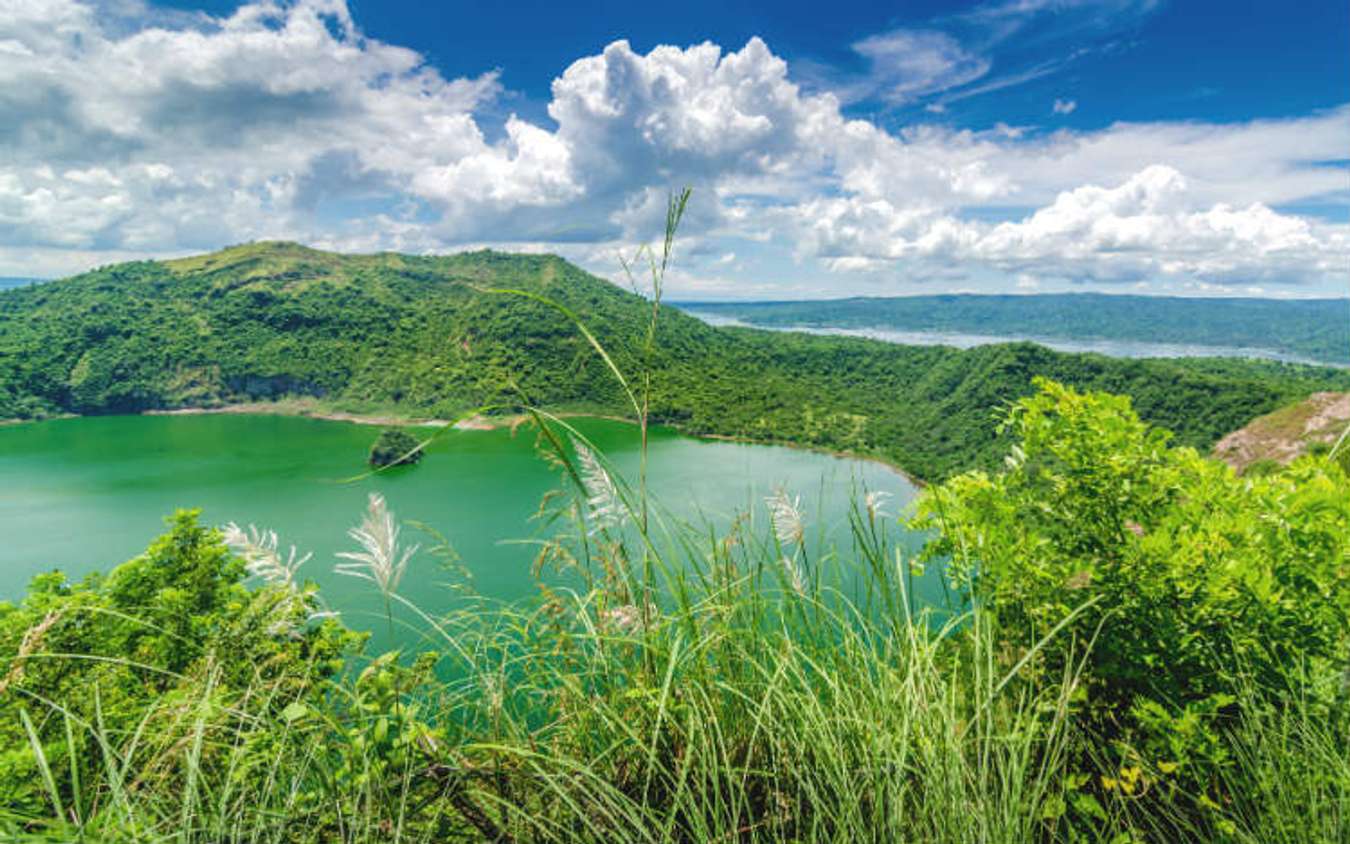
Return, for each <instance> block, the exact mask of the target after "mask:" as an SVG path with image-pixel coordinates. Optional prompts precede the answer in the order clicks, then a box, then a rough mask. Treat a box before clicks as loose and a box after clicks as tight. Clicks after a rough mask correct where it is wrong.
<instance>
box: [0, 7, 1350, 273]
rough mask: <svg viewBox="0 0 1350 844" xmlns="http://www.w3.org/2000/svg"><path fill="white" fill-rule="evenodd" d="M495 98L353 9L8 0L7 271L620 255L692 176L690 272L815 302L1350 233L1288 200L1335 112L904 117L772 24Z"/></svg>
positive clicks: (970, 70) (1306, 269) (899, 49)
mask: <svg viewBox="0 0 1350 844" xmlns="http://www.w3.org/2000/svg"><path fill="white" fill-rule="evenodd" d="M991 8H992V7H991ZM856 47H857V49H858V50H859V51H860V52H862V53H863V54H864V55H867V56H869V57H870V58H871V59H872V60H873V61H874V62H875V63H876V65H877V66H878V67H884V68H887V69H888V70H887V73H889V74H890V75H889V76H887V77H886V79H887V80H888V81H887V82H886V84H885V85H884V86H883V93H882V94H881V96H883V97H885V98H890V99H893V100H895V101H902V100H909V99H912V98H914V97H916V96H919V95H921V94H922V93H923V92H925V91H928V90H935V89H936V88H937V87H941V86H947V85H949V84H950V83H951V82H952V81H953V80H961V79H967V78H968V79H975V78H978V77H979V76H981V75H983V74H984V73H986V72H987V68H985V67H983V66H982V65H981V64H980V62H981V60H980V59H979V57H978V55H975V54H971V53H968V52H966V51H964V49H963V48H962V47H961V46H960V45H959V44H957V43H955V42H952V41H950V40H947V41H944V40H943V37H941V36H940V34H939V33H932V34H929V35H922V34H919V35H916V34H915V33H913V32H908V33H901V34H896V33H890V34H883V35H880V36H877V37H876V38H875V39H869V40H865V41H863V42H860V43H859V44H858V45H856ZM503 60H504V61H509V57H503ZM501 94H502V90H501V86H500V83H499V81H498V78H497V75H496V74H495V73H494V72H491V71H488V72H485V73H483V74H482V75H481V76H478V77H475V78H466V79H446V78H444V77H443V76H442V75H441V74H440V73H439V72H438V71H437V70H436V69H435V68H434V67H432V66H431V65H429V64H428V63H427V62H426V60H425V59H424V58H423V57H422V56H420V55H419V54H417V53H415V52H413V51H410V50H407V49H405V48H402V47H399V46H397V45H392V44H385V43H381V42H379V41H376V40H373V39H370V38H368V37H366V36H364V35H363V34H362V33H361V32H360V30H359V29H358V27H357V26H356V24H355V23H354V22H353V20H352V17H351V15H350V13H349V11H348V9H347V7H346V5H345V3H343V2H342V0H299V2H294V3H285V4H281V3H270V2H266V3H255V4H250V5H245V6H242V7H241V8H239V9H238V10H237V11H236V12H235V13H233V14H232V15H230V16H229V17H225V18H210V17H207V16H205V15H174V16H168V15H163V14H155V13H154V10H147V9H142V10H141V11H140V13H139V14H134V15H132V16H131V18H129V19H128V18H127V17H125V16H123V17H121V18H118V19H116V20H114V19H112V18H111V17H110V16H109V15H108V14H107V13H106V12H101V11H99V10H97V9H96V8H94V7H93V6H90V5H86V4H83V3H79V2H75V0H0V275H25V274H33V275H38V274H59V273H64V272H71V271H76V270H79V269H83V268H85V267H88V266H90V265H93V264H97V263H105V262H107V261H111V260H117V259H121V258H126V257H134V256H142V255H144V256H152V255H169V254H181V253H184V252H191V251H200V250H205V249H212V248H217V247H219V246H222V245H225V244H228V243H234V242H240V241H244V240H251V239H263V238H269V239H270V238H291V239H297V240H301V241H304V242H308V243H311V244H314V245H318V246H324V247H331V248H339V249H350V250H375V249H398V250H408V251H418V252H421V251H445V250H449V249H454V248H458V247H461V246H465V245H478V244H498V245H504V246H508V247H512V246H514V247H515V248H524V249H551V250H553V251H560V252H563V253H564V254H567V255H569V256H570V257H573V258H576V259H578V260H581V261H583V262H584V263H587V264H588V265H590V266H592V267H593V268H595V269H597V270H602V271H605V272H610V271H612V269H613V267H614V263H613V260H612V257H611V256H612V254H613V252H614V250H615V249H617V248H620V247H624V246H629V245H631V244H633V243H634V242H636V241H640V240H646V239H650V238H651V237H653V236H654V235H656V234H657V232H658V228H659V226H660V224H661V221H662V220H663V215H664V208H663V203H664V197H665V195H666V192H667V191H668V190H669V189H670V188H671V187H673V186H679V185H684V184H689V185H692V186H693V187H694V188H695V202H694V205H693V207H692V208H691V213H690V216H689V218H688V224H687V227H686V229H685V233H686V234H687V236H688V240H687V244H688V247H689V248H688V251H687V253H686V254H687V256H688V262H687V264H686V266H685V272H684V274H683V275H682V276H681V278H680V283H681V284H683V285H684V287H685V290H686V291H689V292H694V291H697V292H701V293H703V294H706V295H727V296H737V295H746V296H749V295H764V293H765V292H766V291H774V290H779V291H782V292H793V291H799V290H801V289H805V288H801V287H800V284H798V286H797V287H794V286H793V285H792V284H789V283H788V282H787V281H784V282H783V283H782V284H780V285H775V282H774V279H775V278H783V279H788V278H789V277H791V278H796V279H799V280H800V279H809V286H810V291H809V292H812V293H814V294H815V295H829V294H831V293H833V292H845V291H852V290H856V289H858V286H859V285H864V286H866V285H871V287H870V288H869V289H873V288H874V289H875V290H876V291H877V292H905V290H906V285H908V284H911V283H914V282H922V281H925V280H940V281H942V282H943V283H945V284H948V285H953V284H954V285H958V286H959V284H960V283H961V282H962V279H968V278H981V279H985V280H986V281H988V282H989V283H993V284H997V283H998V282H999V280H1000V279H1002V280H1006V287H1007V288H1008V289H1012V287H1013V285H1014V283H1015V282H1017V281H1018V280H1019V279H1020V280H1025V279H1026V278H1027V277H1028V276H1035V277H1041V278H1053V279H1062V280H1065V281H1067V282H1074V283H1078V282H1087V283H1095V284H1098V285H1106V284H1121V283H1136V284H1137V283H1150V284H1154V285H1156V286H1158V287H1159V289H1177V290H1180V289H1186V288H1187V286H1188V285H1189V286H1194V285H1207V286H1217V287H1221V288H1234V289H1237V288H1241V289H1245V288H1246V287H1249V286H1251V285H1253V284H1259V285H1281V286H1286V287H1288V288H1289V289H1312V288H1318V289H1320V288H1325V287H1326V286H1327V285H1330V284H1334V283H1341V282H1343V280H1344V273H1345V271H1346V269H1347V266H1350V234H1348V232H1347V230H1348V229H1350V227H1348V226H1346V225H1344V224H1338V223H1330V222H1326V221H1324V220H1321V219H1318V218H1314V217H1307V216H1299V215H1295V214H1292V213H1288V212H1287V211H1281V210H1279V209H1281V208H1287V207H1289V206H1300V205H1306V206H1310V205H1312V204H1316V203H1327V202H1344V201H1345V199H1346V197H1347V194H1348V193H1350V190H1348V189H1347V188H1348V187H1350V186H1348V185H1347V171H1346V169H1345V167H1344V165H1343V163H1341V162H1340V159H1343V158H1344V150H1346V149H1347V148H1350V107H1341V108H1339V109H1336V110H1334V111H1332V112H1329V113H1321V114H1310V115H1307V116H1305V117H1302V118H1298V119H1290V120H1270V121H1265V120H1253V121H1248V122H1245V123H1238V124H1205V123H1152V124H1119V125H1115V126H1111V127H1108V128H1106V129H1102V130H1100V131H1095V132H1071V131H1067V130H1060V131H1046V130H1032V131H1025V130H1018V129H1011V128H1008V127H996V128H995V129H993V130H990V131H987V132H973V131H962V130H956V129H951V128H946V127H942V126H935V125H925V124H923V123H917V124H914V125H908V126H904V127H901V128H899V129H887V128H883V127H881V126H879V125H877V124H875V123H872V122H868V121H865V120H857V119H850V118H849V117H848V116H847V115H846V110H845V108H844V106H843V105H842V103H843V101H844V100H845V99H847V97H846V96H845V95H844V94H843V93H842V92H841V93H835V92H822V93H806V92H804V91H803V89H802V88H801V87H799V86H798V85H797V84H796V83H795V82H794V78H793V76H792V73H791V69H790V67H789V65H788V63H787V62H786V61H784V60H783V59H782V58H781V57H779V56H777V55H775V54H774V53H773V51H772V50H771V49H770V47H769V45H767V44H765V43H764V42H763V41H761V40H759V39H752V40H751V41H750V42H748V43H747V44H745V45H743V46H742V47H740V48H739V49H735V50H725V49H723V48H722V47H719V46H718V45H714V44H707V43H705V44H701V45H695V46H692V47H688V48H676V47H658V48H656V49H654V50H652V51H651V52H649V53H646V54H642V53H638V52H636V51H634V50H633V49H632V48H631V47H630V45H629V44H628V43H626V42H623V41H618V42H615V43H613V44H611V45H609V46H608V47H607V48H605V50H604V51H603V52H602V53H601V54H599V55H595V56H587V57H582V58H579V59H578V60H577V61H576V62H574V63H573V64H572V65H571V66H569V67H567V68H563V69H561V72H560V74H559V75H558V77H557V78H556V79H555V80H554V82H553V86H552V92H551V100H550V102H549V103H548V109H547V111H548V116H549V118H550V120H549V121H548V122H547V123H532V122H529V121H526V120H523V119H520V118H518V117H515V116H512V117H510V118H508V119H507V120H506V121H505V122H504V124H502V123H498V124H496V125H492V124H490V123H488V122H486V121H487V118H485V117H483V114H484V113H485V112H486V111H488V110H489V109H488V107H490V106H495V105H497V104H498V102H499V98H500V96H501ZM1071 110H1072V109H1071V107H1068V106H1064V107H1062V106H1061V105H1060V104H1059V103H1056V106H1055V108H1054V111H1056V112H1061V113H1067V112H1068V111H1071ZM732 253H734V254H735V255H736V256H739V257H736V258H735V259H734V260H733V261H727V260H723V259H724V258H725V256H726V255H728V254H732ZM1338 275H1339V279H1340V281H1339V282H1338V280H1337V279H1338ZM1024 286H1025V285H1024ZM677 292H678V290H677Z"/></svg>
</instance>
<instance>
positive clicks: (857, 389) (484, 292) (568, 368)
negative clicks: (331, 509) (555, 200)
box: [0, 243, 1350, 479]
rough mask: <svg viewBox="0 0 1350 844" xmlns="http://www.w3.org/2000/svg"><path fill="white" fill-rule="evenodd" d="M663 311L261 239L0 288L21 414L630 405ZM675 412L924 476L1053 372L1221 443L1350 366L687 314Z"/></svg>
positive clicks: (501, 259) (666, 380)
mask: <svg viewBox="0 0 1350 844" xmlns="http://www.w3.org/2000/svg"><path fill="white" fill-rule="evenodd" d="M489 288H513V289H519V290H524V291H527V292H529V293H531V294H536V295H539V296H542V297H547V298H548V299H550V300H552V301H555V302H557V303H558V304H560V305H563V306H565V307H566V308H568V309H570V310H571V311H573V312H574V313H576V314H577V315H578V316H579V317H580V318H581V319H582V320H584V322H585V323H586V325H587V326H588V327H589V328H590V330H591V331H593V332H594V334H595V336H596V337H597V338H598V339H599V341H600V342H601V343H603V344H604V345H605V346H606V347H607V348H609V349H610V350H611V351H612V352H613V353H614V355H615V358H616V360H617V363H618V365H619V366H620V367H621V368H623V369H625V370H626V371H632V370H635V369H636V368H637V363H638V361H637V360H636V358H635V355H636V354H637V352H636V351H635V350H637V349H640V348H641V345H642V344H641V343H640V341H639V339H640V336H641V333H642V332H643V331H644V330H645V324H646V322H645V321H646V318H647V314H648V305H647V303H646V302H645V301H644V300H642V299H641V298H640V297H638V296H636V295H634V294H632V293H629V292H626V291H624V290H622V289H620V288H618V287H616V286H614V285H612V284H610V283H608V282H606V281H604V280H602V279H599V278H596V277H595V276H592V275H589V274H588V273H586V272H584V271H582V270H581V269H579V268H577V267H575V266H573V265H571V264H568V263H567V262H565V261H563V260H562V259H560V258H556V257H552V256H534V255H508V254H502V253H495V252H476V253H467V254H460V255H453V256H443V257H412V256H406V255H395V254H381V255H364V256H345V255H337V254H331V253H325V252H320V251H316V250H312V249H308V248H305V247H301V246H297V245H294V244H286V243H263V244H251V245H247V246H240V247H235V248H231V249H227V250H224V251H222V252H217V253H213V254H210V255H202V256H198V257H194V258H188V259H183V260H179V261H170V262H135V263H128V264H120V265H116V266H111V267H105V268H101V269H99V270H95V271H93V272H90V273H86V274H84V275H80V276H76V277H73V278H69V279H64V280H61V281H55V282H50V283H45V284H41V285H36V286H32V287H25V288H20V289H16V290H9V291H4V292H2V293H0V418H18V419H32V418H41V417H44V416H49V415H55V414H62V413H80V414H95V413H134V412H140V411H145V410H151V409H163V408H174V407H184V406H213V405H222V404H229V403H237V402H243V401H257V400H269V399H277V398H282V397H287V396H313V397H318V398H320V399H321V400H323V401H324V402H325V403H330V404H331V405H332V406H333V407H334V408H340V409H346V410H356V411H362V410H376V409H378V410H384V411H388V410H396V411H399V412H402V413H404V414H407V415H420V416H438V417H446V416H452V415H454V414H457V413H460V412H464V411H466V410H469V409H472V408H475V407H479V406H482V405H486V404H494V405H502V406H509V405H519V404H521V403H524V402H529V403H531V404H535V405H540V406H546V407H550V408H555V409H565V410H579V411H595V412H610V413H622V412H623V410H624V405H623V403H622V402H621V401H620V397H621V394H620V392H619V390H618V387H617V386H616V384H615V382H614V380H613V378H612V376H611V375H610V373H609V372H608V371H607V369H606V367H605V366H604V364H603V362H602V361H601V360H600V358H599V357H598V355H596V354H595V352H594V351H593V350H592V349H591V347H590V346H589V345H588V343H587V342H586V340H585V339H584V338H583V337H582V336H581V335H580V334H579V332H578V331H577V329H576V327H575V325H574V324H573V323H572V322H571V321H570V320H569V319H568V318H567V317H566V316H564V315H563V314H562V313H561V312H560V311H559V310H557V309H556V308H554V307H552V306H550V305H549V304H546V303H544V302H541V301H537V300H535V299H531V298H527V297H524V296H519V295H511V294H503V293H494V292H491V291H490V290H489ZM656 340H657V350H656V353H655V357H654V359H653V360H652V361H651V368H652V371H653V373H654V383H653V389H654V395H653V410H654V417H655V418H656V419H658V420H659V421H662V422H667V423H671V424H676V425H679V426H680V427H681V428H682V429H684V430H686V431H689V432H691V433H696V434H718V435H726V436H736V437H744V438H749V439H755V440H763V441H785V442H792V443H796V444H801V445H809V446H815V447H821V448H830V449H842V450H850V451H856V452H859V453H866V454H873V455H877V456H882V457H885V458H887V459H889V460H891V461H893V462H895V463H896V464H898V465H900V466H901V467H903V468H905V469H907V470H908V471H910V472H911V473H912V474H914V475H916V476H918V477H920V478H924V479H938V478H941V477H945V476H947V475H949V474H951V473H952V472H954V471H958V470H961V469H965V468H969V467H972V466H986V465H990V464H991V463H992V462H994V461H995V460H998V459H1001V455H1002V454H1003V453H1004V449H1003V445H1002V444H1000V443H999V442H998V434H997V433H996V425H995V419H996V415H997V414H998V413H999V412H1001V409H1002V408H1004V407H1006V405H1007V403H1008V402H1010V401H1011V400H1013V399H1016V398H1018V397H1021V396H1024V395H1027V394H1029V393H1031V392H1032V389H1033V387H1032V383H1031V381H1032V378H1033V377H1034V376H1037V375H1044V376H1048V377H1051V378H1054V379H1057V380H1060V381H1063V382H1065V383H1068V384H1072V385H1075V386H1078V387H1082V388H1091V389H1099V390H1107V391H1111V392H1115V393H1123V394H1127V395H1129V396H1131V397H1132V398H1133V399H1134V402H1135V405H1136V407H1137V408H1138V409H1139V411H1140V413H1141V415H1142V416H1143V417H1144V418H1145V419H1147V420H1149V421H1151V422H1154V423H1157V424H1159V425H1162V426H1164V427H1166V428H1169V429H1171V430H1173V431H1175V432H1176V434H1177V439H1178V440H1179V441H1180V442H1183V443H1186V444H1190V445H1195V446H1199V447H1202V448H1208V447H1209V446H1211V445H1212V444H1213V443H1214V442H1215V440H1217V439H1218V438H1219V437H1220V436H1222V435H1224V434H1226V433H1228V432H1229V431H1232V430H1234V429H1236V428H1239V427H1241V426H1242V425H1244V424H1246V423H1247V422H1248V421H1250V420H1251V419H1253V418H1255V417H1256V416H1259V415H1261V414H1263V413H1267V412H1269V411H1271V410H1274V409H1276V408H1278V407H1280V406H1282V405H1285V404H1287V403H1289V402H1291V401H1295V400H1298V399H1302V398H1304V397H1306V396H1307V395H1309V394H1311V393H1312V392H1315V391H1318V390H1332V389H1340V390H1346V389H1350V373H1345V372H1338V371H1335V370H1331V369H1322V368H1315V367H1301V366H1292V365H1284V364H1273V363H1254V362H1243V361H1228V360H1222V361H1219V360H1189V361H1174V360H1147V361H1146V360H1117V359H1111V358H1106V357H1102V356H1099V355H1073V354H1061V353H1056V352H1053V351H1050V350H1048V349H1045V348H1043V347H1040V346H1036V345H1033V344H1030V343H1015V344H1006V345H995V346H984V347H980V348H976V349H971V350H968V351H957V350H954V349H949V348H940V347H907V346H897V345H891V344H886V343H879V342H874V341H868V340H859V339H850V338H840V337H817V336H805V335H795V334H782V333H770V332H761V331H754V330H747V329H718V328H713V327H710V326H707V325H705V324H704V323H702V322H701V321H699V320H697V319H695V318H693V317H690V316H687V315H685V314H683V313H681V312H679V311H677V310H674V309H670V308H664V309H663V312H662V316H661V319H660V321H659V327H658V331H657V338H656Z"/></svg>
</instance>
